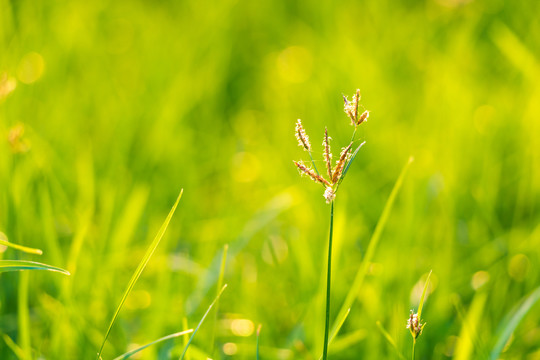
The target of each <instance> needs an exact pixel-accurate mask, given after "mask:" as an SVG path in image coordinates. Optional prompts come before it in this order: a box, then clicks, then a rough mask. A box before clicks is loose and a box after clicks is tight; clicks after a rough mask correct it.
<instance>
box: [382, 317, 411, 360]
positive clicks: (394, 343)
mask: <svg viewBox="0 0 540 360" xmlns="http://www.w3.org/2000/svg"><path fill="white" fill-rule="evenodd" d="M377 327H378V328H379V331H380V332H381V333H382V334H383V336H384V337H385V339H386V340H387V341H388V343H389V344H390V345H392V348H393V349H394V350H395V351H396V354H397V356H399V358H400V359H403V360H406V359H405V356H403V354H402V353H401V352H400V351H399V349H398V347H397V345H396V341H395V340H394V338H393V337H392V336H391V335H390V334H389V333H388V331H386V330H385V329H384V327H383V326H382V324H381V322H380V321H377Z"/></svg>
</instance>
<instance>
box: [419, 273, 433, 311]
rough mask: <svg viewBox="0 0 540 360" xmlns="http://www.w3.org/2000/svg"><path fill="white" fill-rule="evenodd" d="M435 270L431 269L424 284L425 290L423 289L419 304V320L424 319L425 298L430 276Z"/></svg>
mask: <svg viewBox="0 0 540 360" xmlns="http://www.w3.org/2000/svg"><path fill="white" fill-rule="evenodd" d="M432 272H433V270H431V271H430V272H429V274H428V276H427V279H426V283H425V284H424V290H423V291H422V296H421V297H420V303H419V304H418V320H419V321H421V319H422V308H423V307H424V298H425V296H426V292H427V288H428V285H429V278H430V277H431V273H432Z"/></svg>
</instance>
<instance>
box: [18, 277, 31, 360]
mask: <svg viewBox="0 0 540 360" xmlns="http://www.w3.org/2000/svg"><path fill="white" fill-rule="evenodd" d="M28 275H30V274H29V273H27V272H24V273H21V276H20V278H19V296H18V298H17V306H18V314H17V315H18V316H17V317H18V318H17V321H18V325H19V329H18V330H19V338H18V340H17V341H18V342H19V345H20V347H21V349H22V351H23V353H24V359H25V360H31V359H32V347H31V345H30V311H29V309H28Z"/></svg>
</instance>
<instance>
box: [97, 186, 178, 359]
mask: <svg viewBox="0 0 540 360" xmlns="http://www.w3.org/2000/svg"><path fill="white" fill-rule="evenodd" d="M183 193H184V189H182V190H180V194H179V195H178V198H177V199H176V202H175V203H174V205H173V207H172V208H171V211H169V215H167V218H166V219H165V221H164V222H163V225H161V228H160V229H159V231H158V233H157V234H156V237H155V238H154V240H153V241H152V243H151V244H150V246H149V247H148V249H147V250H146V253H145V254H144V257H143V258H142V260H141V262H140V263H139V266H137V269H136V270H135V272H134V273H133V276H132V277H131V280H129V283H128V286H127V288H126V290H125V291H124V295H122V299H121V300H120V304H118V308H116V311H115V313H114V315H113V318H112V320H111V323H110V324H109V328H108V329H107V332H106V333H105V338H104V339H103V343H102V344H101V347H100V348H99V352H98V354H97V357H96V359H100V358H101V353H102V352H103V347H104V346H105V343H106V342H107V338H108V337H109V334H110V332H111V329H112V327H113V325H114V322H115V321H116V318H117V317H118V314H119V313H120V309H122V306H123V305H124V302H125V301H126V299H127V297H128V295H129V293H130V292H131V289H133V286H135V283H136V282H137V280H138V279H139V277H140V276H141V273H142V272H143V270H144V268H145V267H146V264H148V261H150V258H151V257H152V255H153V254H154V251H155V250H156V248H157V246H158V245H159V242H160V241H161V238H162V237H163V235H164V234H165V231H166V230H167V227H168V226H169V223H170V222H171V218H172V216H173V214H174V212H175V211H176V207H177V206H178V203H179V202H180V199H181V198H182V194H183Z"/></svg>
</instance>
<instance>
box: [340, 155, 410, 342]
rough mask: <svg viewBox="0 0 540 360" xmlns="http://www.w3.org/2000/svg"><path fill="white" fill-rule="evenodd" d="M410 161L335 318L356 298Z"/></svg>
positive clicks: (345, 310)
mask: <svg viewBox="0 0 540 360" xmlns="http://www.w3.org/2000/svg"><path fill="white" fill-rule="evenodd" d="M412 162H413V158H412V157H410V158H409V160H408V161H407V164H405V166H404V167H403V170H401V173H400V174H399V177H398V179H397V181H396V183H395V184H394V188H393V189H392V192H391V193H390V197H389V198H388V200H387V201H386V205H385V206H384V209H383V212H382V214H381V217H380V218H379V221H378V222H377V226H376V227H375V231H374V232H373V235H372V236H371V240H370V241H369V245H368V248H367V250H366V254H365V256H364V259H363V260H362V265H361V266H360V269H359V270H358V272H357V273H356V277H355V278H354V282H353V284H352V286H351V288H350V290H349V293H348V294H347V297H346V298H345V302H344V303H343V305H342V306H341V309H340V310H339V313H338V316H337V317H336V318H337V319H341V318H343V316H344V315H345V313H346V312H347V309H350V308H351V307H352V304H353V303H354V300H355V299H356V297H357V295H358V292H359V291H360V288H361V286H362V283H363V282H364V278H365V276H366V274H367V271H368V269H369V265H370V263H371V260H372V259H373V256H374V255H375V249H376V248H377V245H378V243H379V240H380V238H381V235H382V231H383V229H384V226H385V225H386V221H387V220H388V217H389V216H390V211H391V210H392V207H393V206H394V201H395V200H396V197H397V194H398V192H399V189H400V188H401V185H402V184H403V179H404V178H405V174H406V173H407V170H408V169H409V166H410V165H411V163H412ZM337 326H338V324H337V323H336V324H334V326H333V328H332V336H335V335H334V334H335V333H337Z"/></svg>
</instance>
